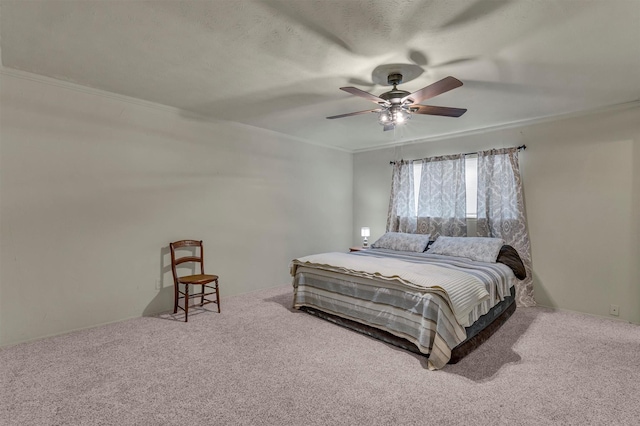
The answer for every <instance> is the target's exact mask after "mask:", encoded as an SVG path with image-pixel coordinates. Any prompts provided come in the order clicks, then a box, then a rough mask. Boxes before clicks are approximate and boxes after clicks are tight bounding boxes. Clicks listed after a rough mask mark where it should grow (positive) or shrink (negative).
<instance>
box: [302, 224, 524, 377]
mask: <svg viewBox="0 0 640 426" xmlns="http://www.w3.org/2000/svg"><path fill="white" fill-rule="evenodd" d="M387 234H392V235H387ZM387 234H385V236H388V237H389V238H390V239H391V240H392V241H395V242H396V243H392V244H388V243H387V244H385V241H380V240H378V241H377V242H376V243H374V244H373V245H372V248H370V249H368V250H363V251H359V252H353V253H321V254H317V255H311V256H306V257H302V258H298V259H295V260H294V261H293V262H292V264H291V275H292V276H293V287H294V300H293V307H294V308H295V309H300V310H304V311H306V312H308V313H310V314H312V315H315V316H318V317H320V318H323V319H325V320H328V321H331V322H334V323H336V324H338V325H341V326H344V327H347V328H350V329H352V330H355V331H357V332H360V333H364V334H367V335H369V336H372V337H375V338H377V339H380V340H382V341H385V342H387V343H390V344H393V345H395V346H398V347H400V348H403V349H405V350H409V351H412V352H415V353H418V354H421V355H424V356H426V357H428V360H427V365H428V368H429V369H432V370H433V369H440V368H443V367H444V366H445V365H446V364H447V363H455V362H457V361H459V360H460V359H462V358H463V357H464V356H466V355H467V354H468V353H469V352H471V351H472V350H474V349H475V348H476V347H477V346H479V345H480V344H481V343H483V342H484V341H486V339H488V338H489V337H490V335H491V334H493V333H494V332H495V331H496V330H497V329H498V328H499V327H500V326H501V325H502V324H503V323H504V322H505V321H506V320H507V319H508V318H509V317H510V316H511V315H512V314H513V312H514V311H515V308H516V305H515V297H514V296H515V287H514V285H515V284H516V282H517V280H518V279H522V278H524V276H523V273H524V266H523V265H522V262H521V260H520V258H519V256H518V255H517V252H515V250H514V249H513V248H512V247H510V246H508V245H505V244H504V241H502V240H500V239H480V238H466V237H460V238H454V237H440V238H438V240H440V241H441V242H442V244H438V241H436V242H435V243H433V245H432V246H431V247H430V248H428V247H429V245H430V244H431V243H432V242H430V241H429V239H428V238H429V236H428V235H426V236H425V235H422V236H420V237H414V236H408V235H415V234H408V235H403V234H401V233H387ZM395 234H398V235H395ZM385 236H383V237H385ZM407 239H410V240H411V239H413V240H415V241H419V243H417V244H415V243H411V242H410V243H409V244H407V243H406V240H407ZM400 240H403V241H404V243H400V244H399V243H397V242H398V241H400ZM489 240H491V241H489ZM452 243H453V244H452ZM472 245H475V247H473V248H472V249H470V248H469V247H470V246H472ZM452 247H453V248H452ZM427 248H428V249H427ZM520 265H522V267H521V268H520Z"/></svg>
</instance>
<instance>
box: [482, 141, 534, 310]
mask: <svg viewBox="0 0 640 426" xmlns="http://www.w3.org/2000/svg"><path fill="white" fill-rule="evenodd" d="M522 194H523V193H522V181H521V179H520V166H519V164H518V148H505V149H493V150H489V151H484V152H479V153H478V225H477V226H478V236H480V237H497V238H502V239H503V240H505V242H506V243H507V244H509V245H511V246H513V247H514V248H515V249H516V250H517V251H518V254H519V255H520V257H521V258H522V261H523V263H524V266H525V269H526V271H527V278H525V279H524V280H523V281H522V282H521V283H519V284H518V285H517V286H516V303H517V304H518V306H535V304H536V302H535V300H534V298H533V280H532V269H531V245H530V243H529V232H528V230H527V222H526V216H525V211H524V202H523V195H522Z"/></svg>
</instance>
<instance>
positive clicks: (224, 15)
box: [0, 0, 640, 151]
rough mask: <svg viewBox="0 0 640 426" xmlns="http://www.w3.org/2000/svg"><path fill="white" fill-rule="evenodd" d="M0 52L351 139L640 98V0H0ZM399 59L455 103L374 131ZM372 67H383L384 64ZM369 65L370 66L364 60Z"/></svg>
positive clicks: (322, 138) (198, 109) (106, 83)
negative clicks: (458, 111)
mask: <svg viewBox="0 0 640 426" xmlns="http://www.w3.org/2000/svg"><path fill="white" fill-rule="evenodd" d="M0 18H1V21H0V25H1V27H0V30H1V31H0V41H1V44H0V46H1V52H2V65H3V67H4V68H5V69H16V70H21V71H27V72H30V73H35V74H39V75H43V76H46V77H52V78H56V79H60V80H64V81H68V82H73V83H77V84H80V85H84V86H89V87H93V88H97V89H102V90H106V91H109V92H113V93H118V94H122V95H126V96H131V97H135V98H139V99H143V100H147V101H152V102H156V103H160V104H164V105H169V106H172V107H177V108H180V109H182V110H184V111H190V112H194V113H197V115H199V116H202V117H203V119H204V118H212V119H223V120H231V121H235V122H240V123H244V124H247V125H251V126H256V127H260V128H264V129H269V130H272V131H275V132H280V133H284V134H287V135H291V136H294V137H296V138H299V139H303V140H306V141H309V142H312V143H316V144H322V145H327V146H333V147H339V148H343V149H346V150H353V151H358V150H364V149H370V148H373V147H379V146H384V145H389V144H395V143H400V142H402V141H408V140H420V139H428V138H434V137H439V136H443V135H447V134H453V133H458V132H465V131H472V130H474V129H482V128H487V127H494V126H500V125H507V124H509V123H514V122H520V121H523V120H533V119H538V118H542V117H549V116H555V115H561V114H568V113H575V112H579V111H589V110H594V109H599V108H603V107H607V106H610V105H615V104H620V103H626V102H634V101H638V100H639V99H640V24H639V23H640V1H637V0H599V1H588V0H581V1H569V0H555V1H533V0H520V1H518V0H516V1H507V0H468V1H463V0H456V1H451V0H414V1H410V0H393V1H392V0H378V1H373V0H322V1H321V0H289V1H282V0H272V1H267V0H265V1H260V0H211V1H183V2H181V1H140V0H138V1H108V0H104V1H81V0H72V1H56V0H49V1H38V0H29V1H5V0H2V1H1V2H0ZM386 64H406V66H407V68H410V69H412V70H414V71H415V73H414V74H417V76H415V78H413V80H411V81H408V82H405V83H403V84H402V85H400V88H401V89H404V90H407V91H409V92H413V91H415V90H418V89H420V88H422V87H424V86H426V85H428V84H431V83H433V82H435V81H437V80H440V79H441V78H444V77H446V76H448V75H452V76H454V77H456V78H458V79H460V80H461V81H462V82H463V83H464V85H463V86H462V87H460V88H458V89H455V90H453V91H451V92H448V93H445V94H443V95H440V96H438V97H435V98H433V99H430V100H429V101H427V102H426V103H427V104H431V105H443V106H451V107H460V108H467V109H468V112H467V113H466V114H465V115H464V116H462V117H461V118H458V119H455V118H448V117H436V116H424V115H419V116H415V117H413V119H412V120H411V121H409V122H408V123H407V124H406V125H405V126H403V127H402V128H399V129H398V130H396V131H390V132H383V131H382V127H381V126H380V125H379V124H378V123H377V118H376V116H375V115H374V114H365V115H360V116H354V117H348V118H343V119H339V120H327V119H325V117H326V116H330V115H336V114H342V113H347V112H352V111H360V110H365V109H370V108H375V105H374V104H372V103H370V102H368V101H366V100H364V99H362V98H357V97H355V96H351V95H349V94H347V93H345V92H342V91H340V90H338V88H339V87H341V86H356V87H358V88H360V89H362V90H366V91H370V92H372V93H374V94H376V95H379V94H380V93H382V92H384V91H386V90H388V88H387V87H385V86H382V85H379V84H374V81H377V80H378V78H376V74H375V72H374V70H376V68H377V67H380V66H384V65H386ZM383 68H384V67H383ZM378 77H379V76H378Z"/></svg>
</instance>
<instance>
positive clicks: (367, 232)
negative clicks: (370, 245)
mask: <svg viewBox="0 0 640 426" xmlns="http://www.w3.org/2000/svg"><path fill="white" fill-rule="evenodd" d="M360 236H362V237H369V236H371V230H370V229H369V228H367V227H362V228H360Z"/></svg>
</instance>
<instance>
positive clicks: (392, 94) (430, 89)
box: [327, 73, 467, 131]
mask: <svg viewBox="0 0 640 426" xmlns="http://www.w3.org/2000/svg"><path fill="white" fill-rule="evenodd" d="M387 82H388V83H389V85H392V86H393V89H391V90H390V91H388V92H385V93H383V94H381V95H380V96H375V95H372V94H371V93H368V92H365V91H364V90H360V89H358V88H356V87H341V88H340V90H344V91H345V92H347V93H351V94H352V95H355V96H360V97H361V98H364V99H367V100H369V101H372V102H374V103H377V104H378V105H379V107H378V108H376V109H369V110H366V111H358V112H350V113H348V114H340V115H333V116H331V117H327V118H328V119H331V120H332V119H334V118H342V117H351V116H352V115H360V114H367V113H370V112H375V113H378V122H379V123H380V124H382V125H383V126H384V131H387V130H393V129H395V127H396V126H397V125H399V124H402V123H404V122H406V121H407V120H408V119H410V118H411V115H412V114H426V115H442V116H445V117H456V118H457V117H460V116H461V115H462V114H464V113H465V112H467V110H466V109H463V108H450V107H442V106H430V105H419V102H422V101H424V100H427V99H430V98H433V97H434V96H438V95H441V94H442V93H445V92H448V91H449V90H453V89H455V88H456V87H460V86H462V82H461V81H460V80H458V79H457V78H454V77H445V78H443V79H442V80H440V81H436V82H435V83H433V84H430V85H429V86H427V87H423V88H422V89H420V90H418V91H416V92H413V93H409V92H407V91H405V90H400V89H398V88H397V87H396V86H397V85H398V84H400V83H402V74H400V73H392V74H389V76H388V77H387Z"/></svg>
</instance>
